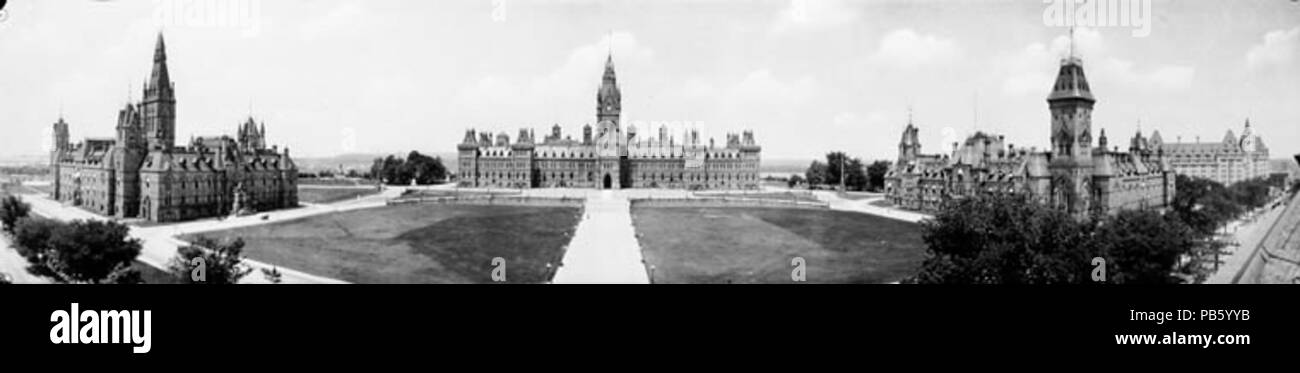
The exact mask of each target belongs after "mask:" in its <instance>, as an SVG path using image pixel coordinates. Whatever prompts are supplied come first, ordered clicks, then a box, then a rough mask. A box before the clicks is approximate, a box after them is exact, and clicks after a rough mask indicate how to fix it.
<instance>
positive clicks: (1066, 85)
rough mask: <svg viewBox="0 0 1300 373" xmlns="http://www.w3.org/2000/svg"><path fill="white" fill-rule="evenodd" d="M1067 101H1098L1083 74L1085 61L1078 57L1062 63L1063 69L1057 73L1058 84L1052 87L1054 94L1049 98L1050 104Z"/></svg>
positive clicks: (1067, 59)
mask: <svg viewBox="0 0 1300 373" xmlns="http://www.w3.org/2000/svg"><path fill="white" fill-rule="evenodd" d="M1067 99H1079V100H1084V101H1088V102H1095V101H1097V99H1096V98H1094V97H1093V96H1092V88H1091V87H1089V86H1088V78H1087V77H1085V76H1084V74H1083V60H1080V59H1079V58H1076V57H1070V58H1066V59H1064V60H1062V61H1061V69H1060V70H1058V71H1057V73H1056V83H1055V84H1053V85H1052V93H1051V94H1049V95H1048V96H1047V101H1049V102H1050V101H1057V100H1067Z"/></svg>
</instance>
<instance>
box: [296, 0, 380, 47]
mask: <svg viewBox="0 0 1300 373" xmlns="http://www.w3.org/2000/svg"><path fill="white" fill-rule="evenodd" d="M365 13H366V10H365V9H364V8H362V6H361V3H360V2H346V3H343V4H339V5H338V6H336V7H334V8H333V9H330V11H329V12H327V13H325V14H323V15H321V16H320V17H316V18H314V19H311V20H308V21H306V22H304V23H303V24H302V25H301V26H300V27H299V28H298V32H299V33H301V34H302V36H303V37H304V38H305V39H308V40H313V39H322V38H326V37H330V36H336V35H338V34H341V33H344V32H347V31H349V30H357V29H359V28H361V27H362V26H359V25H358V23H359V22H361V21H362V20H363V19H365V18H366V14H365Z"/></svg>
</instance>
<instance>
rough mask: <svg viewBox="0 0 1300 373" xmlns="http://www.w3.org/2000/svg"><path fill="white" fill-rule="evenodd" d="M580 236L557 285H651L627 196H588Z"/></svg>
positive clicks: (571, 246)
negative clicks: (633, 225)
mask: <svg viewBox="0 0 1300 373" xmlns="http://www.w3.org/2000/svg"><path fill="white" fill-rule="evenodd" d="M585 210H586V211H585V213H584V216H583V219H582V222H579V223H578V229H577V232H575V233H574V235H573V240H572V241H570V242H569V248H568V250H566V251H565V253H564V260H563V266H562V267H560V269H559V270H558V271H557V272H556V274H555V279H554V280H553V282H554V283H557V284H648V283H650V278H649V276H647V275H646V270H645V265H644V264H643V263H642V262H643V259H642V258H641V245H640V244H639V243H637V240H636V231H635V229H633V227H632V210H631V204H630V203H629V201H628V198H627V195H626V194H625V193H622V192H616V191H600V192H596V193H588V194H587V202H586V209H585Z"/></svg>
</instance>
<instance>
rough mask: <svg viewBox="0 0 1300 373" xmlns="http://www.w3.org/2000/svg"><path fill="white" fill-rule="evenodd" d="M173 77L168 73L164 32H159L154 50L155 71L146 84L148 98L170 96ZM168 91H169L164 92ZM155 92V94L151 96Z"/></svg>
mask: <svg viewBox="0 0 1300 373" xmlns="http://www.w3.org/2000/svg"><path fill="white" fill-rule="evenodd" d="M171 88H172V87H171V77H170V76H169V75H168V74H167V51H166V46H165V44H164V42H163V34H162V32H161V31H160V32H158V43H157V45H155V46H154V50H153V71H152V72H151V73H150V74H149V81H148V82H147V84H145V93H146V94H145V96H146V100H147V99H149V98H158V97H170V96H171V94H170V91H171ZM164 91H167V92H164ZM149 93H153V94H154V95H155V96H153V97H149V96H150V94H149Z"/></svg>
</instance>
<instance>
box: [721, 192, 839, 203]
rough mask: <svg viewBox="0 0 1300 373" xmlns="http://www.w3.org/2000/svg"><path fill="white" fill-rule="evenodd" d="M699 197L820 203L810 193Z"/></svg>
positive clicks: (730, 194) (734, 194)
mask: <svg viewBox="0 0 1300 373" xmlns="http://www.w3.org/2000/svg"><path fill="white" fill-rule="evenodd" d="M696 196H699V197H728V198H753V199H772V200H782V201H799V202H818V201H820V200H818V199H817V197H816V196H813V195H812V194H810V193H808V192H750V193H698V194H696Z"/></svg>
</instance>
